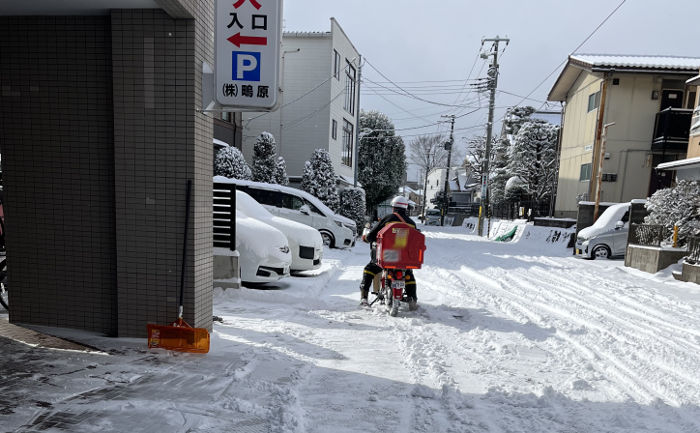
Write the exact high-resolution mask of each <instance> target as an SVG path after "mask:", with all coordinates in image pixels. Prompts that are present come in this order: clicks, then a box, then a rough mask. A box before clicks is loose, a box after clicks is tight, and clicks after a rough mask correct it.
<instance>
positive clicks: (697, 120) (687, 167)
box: [657, 75, 700, 180]
mask: <svg viewBox="0 0 700 433" xmlns="http://www.w3.org/2000/svg"><path fill="white" fill-rule="evenodd" d="M685 84H686V85H687V86H694V87H695V91H694V92H695V101H694V107H695V108H694V109H693V113H692V117H691V119H690V131H689V136H688V140H687V143H688V148H687V152H686V158H685V159H680V160H677V161H671V162H664V163H661V164H659V165H658V167H657V169H659V170H668V171H673V172H675V173H676V179H677V180H682V179H689V180H700V91H699V90H700V75H696V76H694V77H693V78H690V79H689V80H687V81H686V82H685ZM691 94H692V92H691Z"/></svg>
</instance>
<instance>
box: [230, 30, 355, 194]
mask: <svg viewBox="0 0 700 433" xmlns="http://www.w3.org/2000/svg"><path fill="white" fill-rule="evenodd" d="M330 25H331V26H330V27H331V28H330V31H328V32H285V33H284V34H283V36H282V66H281V67H282V79H281V86H280V87H281V89H282V96H281V101H280V106H279V107H278V108H277V109H276V110H275V111H272V112H269V113H252V112H251V113H243V116H242V117H243V119H242V123H243V137H242V142H243V149H242V151H243V155H244V156H245V158H246V161H247V162H248V163H249V164H251V163H252V160H253V145H254V144H255V141H256V139H257V137H258V136H259V135H260V133H262V132H263V131H267V132H270V133H271V134H272V135H273V136H274V137H275V141H276V143H277V149H278V153H279V154H280V155H281V156H282V157H284V159H285V161H286V164H287V174H288V175H289V176H290V180H292V181H294V180H298V179H300V178H301V175H302V174H303V171H304V164H305V162H306V161H308V160H309V158H311V155H312V154H313V152H314V150H315V149H325V150H327V151H328V153H329V154H330V157H331V162H332V163H333V168H334V170H335V173H336V174H337V175H340V176H342V178H343V179H345V180H346V181H347V182H348V183H352V181H353V178H354V171H355V165H356V163H357V161H356V160H355V147H356V143H355V141H356V135H357V134H356V133H357V117H358V111H359V109H360V107H359V93H360V89H359V73H360V71H359V65H360V53H359V52H358V50H357V49H356V48H355V47H354V46H353V44H352V42H351V41H350V39H349V38H348V37H347V35H346V34H345V32H344V31H343V29H342V28H341V27H340V24H338V22H337V21H336V20H335V19H334V18H331V19H330Z"/></svg>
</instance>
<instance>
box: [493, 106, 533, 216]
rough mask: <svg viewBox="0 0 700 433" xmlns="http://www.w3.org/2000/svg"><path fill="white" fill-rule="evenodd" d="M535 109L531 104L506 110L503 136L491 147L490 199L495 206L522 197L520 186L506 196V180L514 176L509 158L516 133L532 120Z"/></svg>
mask: <svg viewBox="0 0 700 433" xmlns="http://www.w3.org/2000/svg"><path fill="white" fill-rule="evenodd" d="M535 111H536V110H535V108H534V107H531V106H525V107H511V108H509V109H508V110H507V111H506V115H505V117H504V119H503V125H502V129H501V136H500V137H499V138H498V139H496V140H494V142H493V144H492V147H491V149H492V152H491V157H492V159H491V161H490V164H489V167H490V170H489V171H490V173H489V199H490V202H491V204H492V205H493V206H502V205H503V204H504V203H505V202H507V201H510V202H512V201H513V198H514V197H516V196H517V197H520V196H522V194H523V191H522V188H520V189H519V192H518V193H517V194H515V195H514V193H513V192H511V193H510V194H508V196H509V197H510V198H506V182H508V179H510V178H511V177H513V173H511V172H510V169H509V163H508V158H509V154H510V147H511V146H512V144H513V141H514V139H515V136H516V134H517V133H518V131H520V128H521V127H522V125H523V124H524V123H526V122H529V121H530V120H531V119H530V116H531V115H532V114H533V113H534V112H535ZM518 201H519V200H518Z"/></svg>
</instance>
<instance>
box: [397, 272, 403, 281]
mask: <svg viewBox="0 0 700 433" xmlns="http://www.w3.org/2000/svg"><path fill="white" fill-rule="evenodd" d="M396 278H397V279H399V280H400V279H402V278H403V272H401V271H396Z"/></svg>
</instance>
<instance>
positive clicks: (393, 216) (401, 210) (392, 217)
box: [360, 196, 418, 310]
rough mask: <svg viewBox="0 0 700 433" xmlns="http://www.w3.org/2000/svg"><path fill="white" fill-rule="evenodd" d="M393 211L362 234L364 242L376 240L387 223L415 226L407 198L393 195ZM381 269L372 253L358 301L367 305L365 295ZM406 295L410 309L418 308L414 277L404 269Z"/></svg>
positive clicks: (411, 272) (361, 284) (409, 271)
mask: <svg viewBox="0 0 700 433" xmlns="http://www.w3.org/2000/svg"><path fill="white" fill-rule="evenodd" d="M391 206H392V208H393V212H392V213H390V214H389V215H387V216H385V217H384V218H382V219H381V221H379V223H378V224H377V225H376V226H375V227H374V228H373V229H372V231H370V232H369V234H367V235H366V236H362V240H363V241H365V242H369V243H370V244H371V243H372V242H376V240H377V234H379V232H380V231H381V230H382V229H383V228H384V226H386V225H387V224H389V223H392V222H404V223H406V224H408V225H410V226H412V227H416V223H415V222H414V221H413V220H412V219H411V218H410V217H409V216H408V213H407V210H408V199H406V197H403V196H397V197H394V199H393V200H392V201H391ZM381 271H382V268H380V267H379V265H377V263H376V262H375V257H374V255H372V260H371V261H370V262H369V263H367V266H365V270H364V272H363V275H362V283H360V301H361V302H360V303H361V304H362V305H367V296H368V295H369V286H370V285H371V284H372V280H373V279H374V276H375V275H377V274H378V273H380V272H381ZM406 296H407V297H408V306H409V309H410V310H415V309H416V308H418V306H417V304H416V302H417V300H418V298H417V297H416V279H415V278H414V277H413V271H412V270H410V269H409V270H407V271H406Z"/></svg>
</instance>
